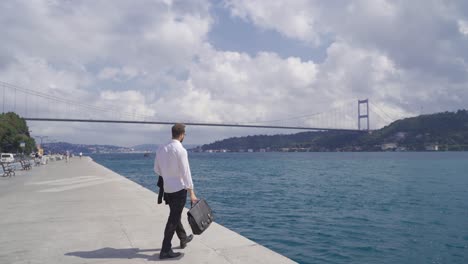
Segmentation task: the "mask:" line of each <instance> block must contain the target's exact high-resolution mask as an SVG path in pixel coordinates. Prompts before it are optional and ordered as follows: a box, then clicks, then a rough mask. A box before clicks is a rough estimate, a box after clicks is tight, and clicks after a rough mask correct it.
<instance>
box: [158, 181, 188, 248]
mask: <svg viewBox="0 0 468 264" xmlns="http://www.w3.org/2000/svg"><path fill="white" fill-rule="evenodd" d="M164 199H165V200H166V201H167V203H168V204H169V208H170V213H169V218H168V219H167V224H166V229H165V230H164V240H163V244H162V248H161V252H168V251H170V250H171V249H172V244H171V241H172V237H174V232H176V233H177V237H179V239H180V240H185V239H187V233H185V229H184V227H183V226H182V222H181V221H180V220H181V217H182V211H183V210H184V206H185V202H186V201H187V190H185V189H184V190H180V191H178V192H175V193H165V194H164Z"/></svg>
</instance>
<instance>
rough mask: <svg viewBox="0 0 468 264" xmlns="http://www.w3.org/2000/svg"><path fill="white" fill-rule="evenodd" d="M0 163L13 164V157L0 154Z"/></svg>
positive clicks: (8, 154)
mask: <svg viewBox="0 0 468 264" xmlns="http://www.w3.org/2000/svg"><path fill="white" fill-rule="evenodd" d="M0 161H1V162H8V163H10V162H14V161H15V156H13V154H11V153H2V156H1V158H0Z"/></svg>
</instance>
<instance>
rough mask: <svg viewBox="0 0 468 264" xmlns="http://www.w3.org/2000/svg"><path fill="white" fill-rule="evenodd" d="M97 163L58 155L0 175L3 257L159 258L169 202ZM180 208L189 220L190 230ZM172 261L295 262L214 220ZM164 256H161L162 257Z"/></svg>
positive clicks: (11, 259) (12, 259)
mask: <svg viewBox="0 0 468 264" xmlns="http://www.w3.org/2000/svg"><path fill="white" fill-rule="evenodd" d="M156 201H157V195H156V194H155V193H153V192H151V191H149V190H147V189H145V188H143V187H141V186H140V185H138V184H136V183H134V182H132V181H130V180H128V179H126V178H124V177H123V176H120V175H118V174H116V173H115V172H113V171H111V170H109V169H107V168H105V167H103V166H101V165H99V164H97V163H95V162H93V161H92V160H91V159H90V158H82V159H81V160H80V159H79V158H77V157H75V158H73V159H71V160H70V162H69V163H65V161H55V162H51V163H49V164H48V165H45V166H41V167H34V168H33V169H32V170H31V171H19V172H17V175H16V176H14V177H11V178H8V177H6V178H5V177H0V208H1V210H0V263H8V264H13V263H48V264H50V263H61V264H67V263H102V264H104V263H146V262H159V261H161V260H159V258H158V257H159V250H160V247H161V242H162V238H163V231H164V226H165V223H166V220H167V216H168V213H169V210H168V206H163V205H157V203H156ZM186 218H187V217H186V213H185V212H184V213H183V219H184V221H185V222H184V226H185V227H186V230H187V231H189V230H190V227H189V225H188V223H187V221H186ZM173 245H175V247H174V250H175V251H180V252H183V253H184V255H183V256H182V257H181V258H179V259H177V260H163V261H168V262H171V263H190V264H196V263H215V264H223V263H256V264H260V263H293V261H291V260H290V259H288V258H286V257H284V256H282V255H279V254H277V253H275V252H273V251H271V250H269V249H267V248H265V247H263V246H260V245H258V244H256V243H254V242H253V241H251V240H248V239H247V238H245V237H242V236H241V235H239V234H237V233H235V232H232V231H230V230H228V229H227V228H225V227H223V226H221V225H218V224H216V223H213V224H212V225H211V226H210V228H209V229H208V230H207V231H206V232H205V233H203V234H202V235H201V236H195V239H194V240H193V241H192V242H191V243H190V244H189V245H188V246H187V248H185V249H183V250H181V249H180V248H178V245H179V241H178V239H177V236H174V240H173ZM163 261H161V262H163Z"/></svg>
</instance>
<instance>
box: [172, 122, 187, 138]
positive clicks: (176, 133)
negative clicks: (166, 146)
mask: <svg viewBox="0 0 468 264" xmlns="http://www.w3.org/2000/svg"><path fill="white" fill-rule="evenodd" d="M184 133H185V125H184V124H181V123H176V124H175V125H173V126H172V138H178V137H180V135H182V134H184Z"/></svg>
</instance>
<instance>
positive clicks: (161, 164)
mask: <svg viewBox="0 0 468 264" xmlns="http://www.w3.org/2000/svg"><path fill="white" fill-rule="evenodd" d="M154 172H155V173H156V174H158V175H160V176H162V177H163V179H164V192H165V193H174V192H178V191H180V190H182V189H193V182H192V174H191V173H190V166H189V162H188V155H187V150H186V149H185V148H184V147H183V146H182V143H180V141H178V140H175V139H173V140H172V141H171V142H169V143H167V144H166V145H163V146H160V147H159V148H158V150H157V151H156V158H155V160H154Z"/></svg>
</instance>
